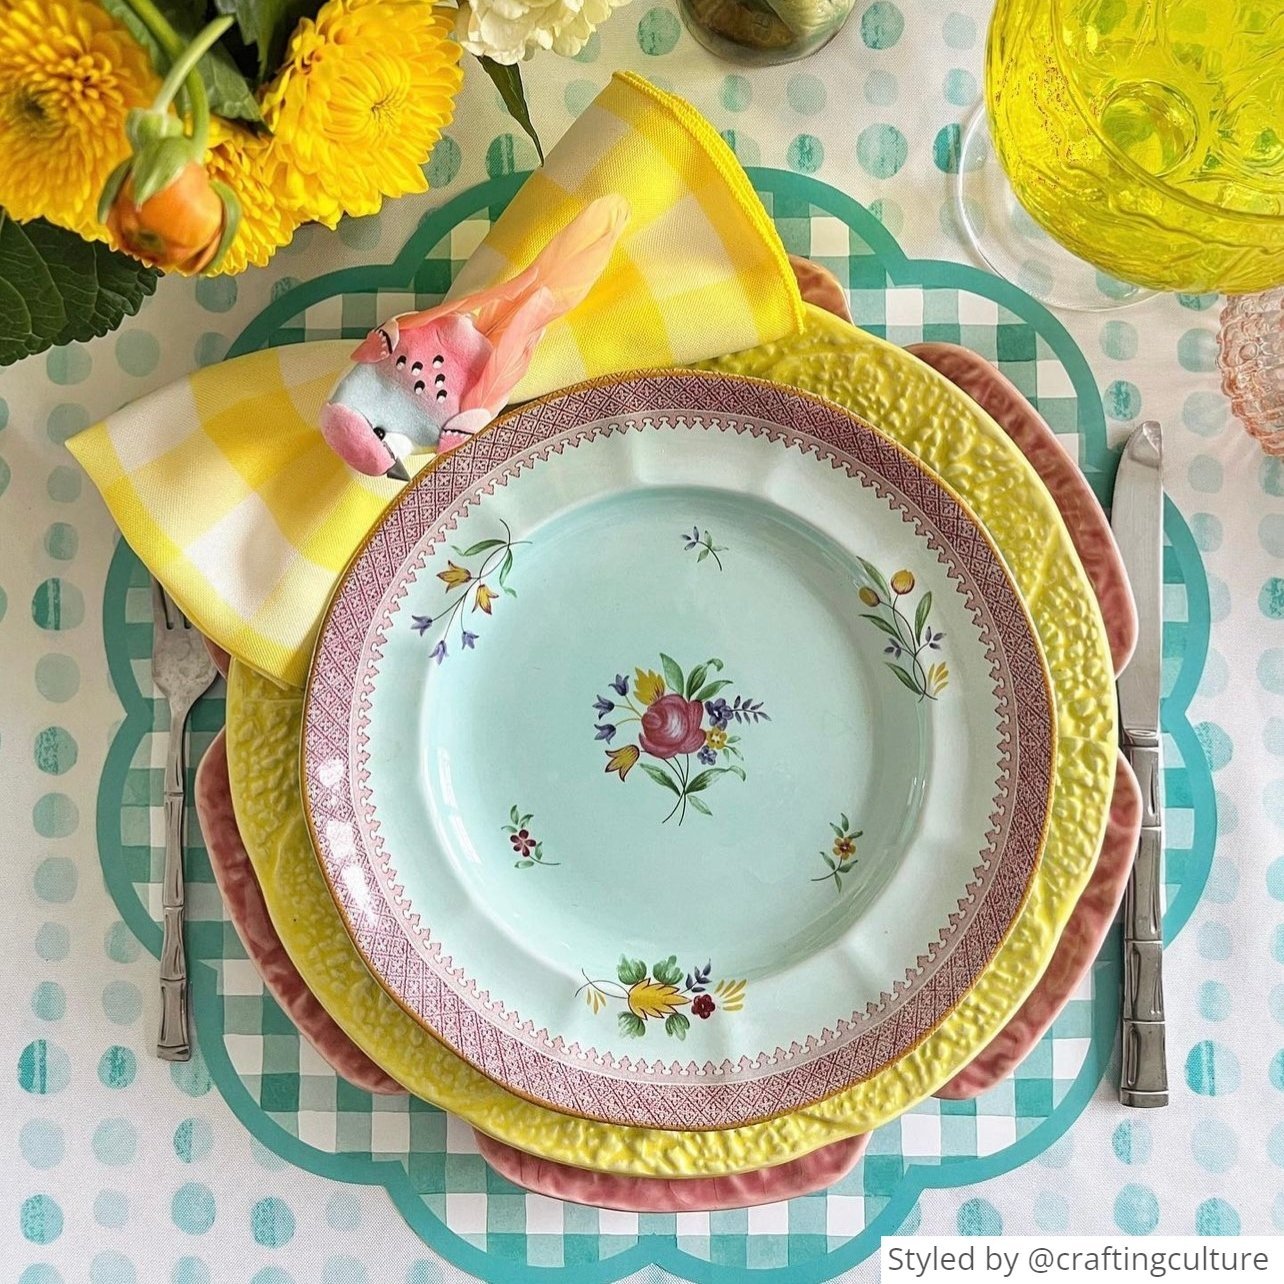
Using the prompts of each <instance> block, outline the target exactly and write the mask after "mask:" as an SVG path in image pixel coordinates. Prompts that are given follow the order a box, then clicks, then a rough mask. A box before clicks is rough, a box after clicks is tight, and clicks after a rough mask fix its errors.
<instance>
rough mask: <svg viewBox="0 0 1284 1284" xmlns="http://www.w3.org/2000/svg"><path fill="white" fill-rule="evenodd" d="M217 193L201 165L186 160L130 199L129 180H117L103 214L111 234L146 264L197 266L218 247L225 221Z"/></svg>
mask: <svg viewBox="0 0 1284 1284" xmlns="http://www.w3.org/2000/svg"><path fill="white" fill-rule="evenodd" d="M227 217H228V211H227V206H226V204H225V202H224V200H223V197H222V196H221V195H220V194H219V192H218V191H216V190H215V188H214V186H213V185H212V184H211V183H210V178H209V175H208V174H207V173H206V172H205V169H204V167H203V166H201V165H198V164H197V163H196V162H194V161H193V162H191V163H189V164H188V165H186V166H185V167H184V168H183V169H182V170H181V171H180V172H179V174H178V177H177V178H175V179H174V181H173V182H172V183H169V184H167V185H166V186H165V187H163V188H161V190H160V191H159V192H157V193H156V194H155V195H153V196H149V197H148V198H147V200H145V201H144V202H143V203H142V204H141V205H135V204H134V180H133V178H132V176H131V177H128V178H126V179H125V181H124V183H122V184H121V188H120V191H119V192H117V193H116V198H115V200H113V201H112V205H111V209H110V211H109V212H108V214H107V219H106V223H107V230H108V231H109V232H110V233H111V236H112V240H113V241H114V242H115V243H116V244H117V245H118V246H119V247H120V248H121V249H122V250H125V251H126V252H127V253H129V254H132V255H133V256H134V257H135V258H137V259H141V260H142V261H143V262H144V263H147V264H150V265H151V266H152V267H158V268H162V269H165V270H170V269H173V270H176V271H179V272H184V273H196V272H200V271H201V270H202V269H203V268H205V267H207V266H209V264H210V262H211V260H212V259H213V258H214V256H215V254H216V253H217V252H218V249H219V244H220V242H221V241H222V239H223V232H224V228H225V226H226V223H227Z"/></svg>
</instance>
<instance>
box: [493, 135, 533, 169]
mask: <svg viewBox="0 0 1284 1284" xmlns="http://www.w3.org/2000/svg"><path fill="white" fill-rule="evenodd" d="M538 160H539V158H538V157H537V156H536V154H535V148H534V147H533V146H532V145H531V143H530V141H529V140H528V139H526V138H525V137H522V138H518V137H517V136H516V135H515V134H500V136H499V137H498V138H495V139H492V140H491V144H490V146H489V147H487V148H486V173H487V174H489V175H490V177H491V178H502V177H504V176H505V175H507V174H516V173H518V172H521V171H525V170H528V169H534V168H535V166H536V164H537V163H538Z"/></svg>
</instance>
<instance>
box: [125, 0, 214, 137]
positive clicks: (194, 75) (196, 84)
mask: <svg viewBox="0 0 1284 1284" xmlns="http://www.w3.org/2000/svg"><path fill="white" fill-rule="evenodd" d="M149 2H150V0H144V3H149ZM134 3H138V0H134ZM233 21H234V19H233V18H232V16H231V15H230V14H228V15H225V16H224V17H222V18H215V19H214V21H213V22H211V23H209V24H208V25H207V26H206V27H205V29H204V30H203V31H201V32H200V33H198V35H197V36H196V38H195V39H194V40H193V41H192V43H191V44H190V45H188V46H187V48H186V49H184V50H183V52H182V53H181V54H179V55H178V57H177V58H175V59H174V61H173V63H172V64H171V65H170V69H169V74H168V75H167V76H166V77H165V81H164V83H163V84H162V85H161V87H160V93H158V94H157V95H156V101H155V102H154V103H152V110H153V111H156V112H163V111H168V110H169V105H170V103H172V102H173V101H174V96H175V95H176V94H177V93H178V91H179V90H180V89H182V88H186V90H187V99H188V102H189V103H190V104H191V107H192V142H193V143H194V144H195V146H196V150H197V154H198V155H199V156H201V157H204V155H205V148H206V146H207V144H208V143H209V135H210V105H209V99H208V98H207V97H206V96H205V82H204V81H203V80H202V79H201V77H200V74H199V73H198V72H197V70H196V64H197V63H198V62H200V60H201V59H202V58H204V57H205V55H206V54H207V53H208V52H209V51H210V49H211V48H213V46H214V42H215V41H216V40H218V38H219V37H220V36H221V35H222V34H223V33H224V32H225V31H226V30H227V29H228V28H229V27H230V26H231V25H232V23H233Z"/></svg>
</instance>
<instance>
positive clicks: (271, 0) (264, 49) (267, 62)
mask: <svg viewBox="0 0 1284 1284" xmlns="http://www.w3.org/2000/svg"><path fill="white" fill-rule="evenodd" d="M322 3H323V0H214V7H215V9H217V10H218V11H219V13H230V14H232V15H233V16H234V17H235V18H236V25H237V28H238V29H239V31H240V33H241V38H242V39H243V40H244V41H245V43H246V44H247V45H256V46H257V47H258V51H259V58H258V62H259V79H260V80H261V81H262V80H267V79H269V77H270V76H271V75H272V74H273V72H275V71H276V69H277V67H278V66H279V65H280V62H281V55H282V54H283V53H284V52H285V43H286V41H287V40H289V38H290V35H291V33H292V32H293V31H294V29H295V27H297V26H298V25H299V19H300V18H311V17H313V16H314V15H315V14H316V12H317V10H318V9H320V8H321V5H322Z"/></svg>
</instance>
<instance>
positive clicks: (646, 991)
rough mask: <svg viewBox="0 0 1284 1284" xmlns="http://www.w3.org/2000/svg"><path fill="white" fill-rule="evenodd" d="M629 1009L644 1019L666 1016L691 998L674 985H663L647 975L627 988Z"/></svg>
mask: <svg viewBox="0 0 1284 1284" xmlns="http://www.w3.org/2000/svg"><path fill="white" fill-rule="evenodd" d="M627 1001H628V1005H629V1011H630V1012H632V1013H633V1015H634V1016H635V1017H641V1019H642V1020H643V1021H645V1020H646V1019H647V1018H648V1017H667V1016H669V1015H671V1014H672V1013H674V1012H676V1011H677V1010H678V1009H679V1008H680V1007H681V1006H682V1005H683V1004H684V1003H690V1002H691V1000H690V999H688V998H687V996H686V995H685V994H683V993H682V992H681V990H679V989H678V987H677V986H676V985H665V984H664V982H663V981H653V980H651V979H650V978H649V977H648V978H647V979H646V980H644V981H639V982H637V984H636V985H633V986H631V987H630V988H629V993H628V999H627Z"/></svg>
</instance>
